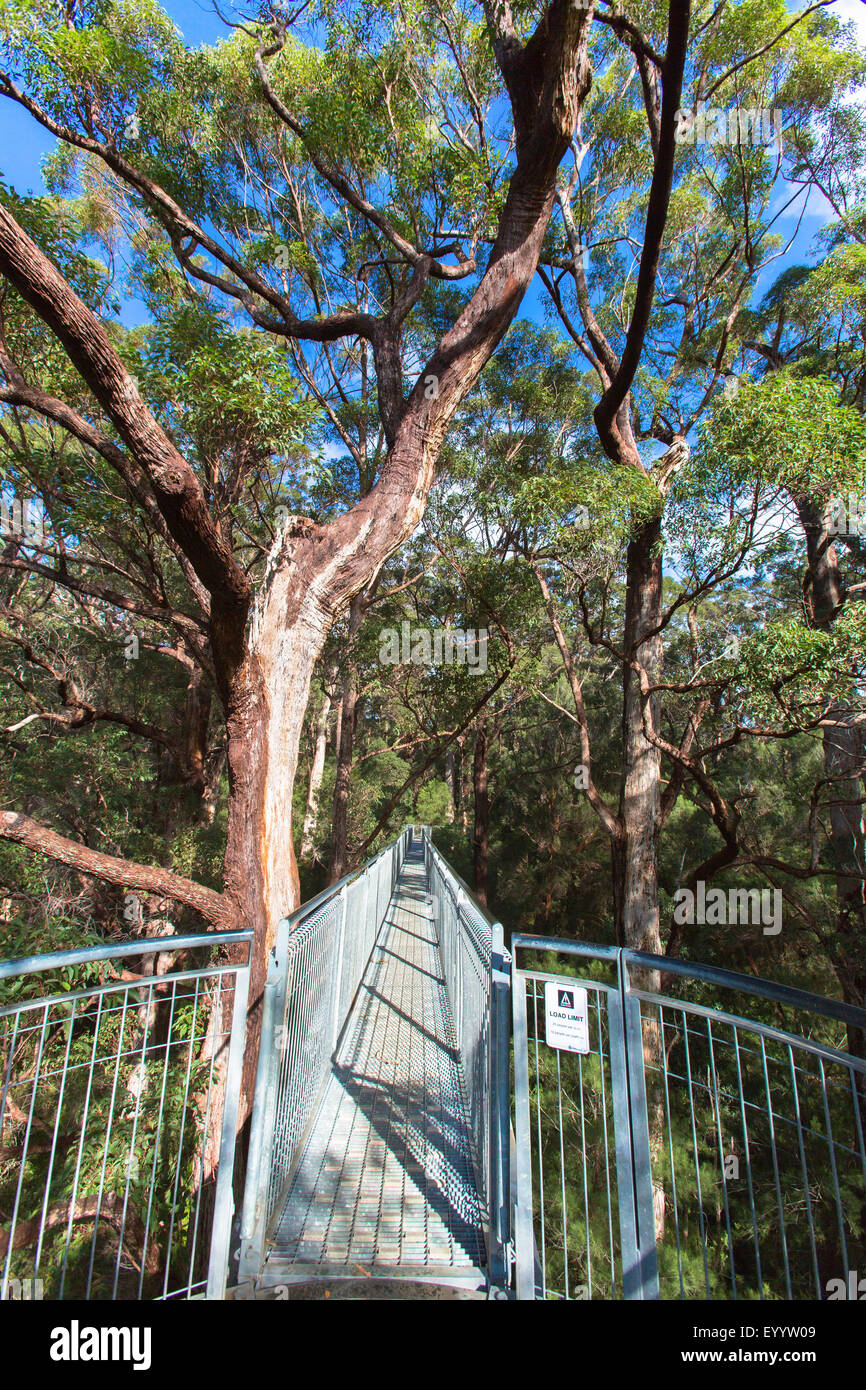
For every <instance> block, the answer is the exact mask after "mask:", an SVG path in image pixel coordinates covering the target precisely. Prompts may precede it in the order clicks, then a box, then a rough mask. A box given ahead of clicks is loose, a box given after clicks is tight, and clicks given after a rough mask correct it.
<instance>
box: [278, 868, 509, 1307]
mask: <svg viewBox="0 0 866 1390" xmlns="http://www.w3.org/2000/svg"><path fill="white" fill-rule="evenodd" d="M286 1262H288V1263H290V1264H291V1265H292V1273H293V1275H294V1274H297V1275H301V1274H303V1273H304V1272H309V1273H312V1272H313V1268H327V1269H328V1270H330V1271H336V1270H338V1269H339V1268H340V1267H344V1268H345V1270H346V1272H347V1273H353V1274H358V1273H361V1274H363V1273H365V1272H366V1271H368V1270H369V1271H371V1272H374V1273H376V1274H379V1275H381V1274H383V1273H385V1272H388V1273H393V1274H395V1275H396V1274H408V1273H410V1272H412V1273H414V1274H424V1273H432V1272H433V1271H434V1270H435V1271H437V1272H439V1273H442V1272H451V1273H453V1275H454V1276H459V1275H460V1274H461V1273H466V1274H467V1275H469V1274H471V1273H472V1272H473V1271H474V1270H478V1268H479V1267H481V1266H483V1264H484V1262H485V1243H484V1233H483V1230H482V1223H481V1209H480V1204H479V1198H478V1190H477V1185H476V1179H475V1172H474V1166H473V1161H472V1150H471V1138H470V1129H469V1125H468V1122H467V1114H466V1103H465V1099H464V1085H463V1076H462V1070H461V1066H460V1061H459V1053H458V1049H457V1046H456V1043H455V1038H454V1032H453V1027H452V1021H451V1013H450V1009H449V1005H448V998H447V994H446V988H445V981H444V977H443V972H442V962H441V958H440V955H439V949H438V946H437V943H436V934H435V929H434V925H433V922H432V920H431V909H430V907H429V905H428V903H427V895H426V882H425V876H424V864H423V859H422V857H421V855H420V854H417V853H415V854H410V855H409V857H408V858H407V860H406V862H405V864H404V866H403V869H402V871H401V874H400V877H399V879H398V881H397V886H396V889H395V891H394V896H393V897H392V899H391V903H390V906H389V909H388V912H387V914H386V916H385V921H384V924H383V926H382V929H381V932H380V934H379V940H378V942H377V944H376V946H375V948H374V950H373V954H372V956H371V959H370V962H369V964H368V966H367V970H366V972H365V975H364V978H363V981H362V983H361V988H360V990H359V992H358V996H357V998H356V1000H355V1005H354V1008H353V1009H352V1012H351V1013H350V1015H349V1018H348V1020H347V1022H346V1026H345V1029H344V1030H343V1035H342V1040H341V1042H340V1043H339V1045H338V1049H337V1052H336V1054H335V1058H334V1061H333V1063H332V1066H331V1074H330V1076H329V1077H328V1080H327V1082H326V1084H325V1088H324V1091H323V1094H322V1097H321V1100H320V1102H319V1107H318V1110H317V1111H316V1113H315V1115H314V1117H313V1120H312V1122H311V1124H310V1127H309V1130H308V1133H307V1137H306V1140H305V1141H304V1143H303V1144H302V1147H301V1151H300V1154H299V1158H298V1161H297V1165H296V1168H295V1171H294V1174H293V1176H292V1178H291V1180H290V1184H289V1188H288V1192H287V1194H286V1198H285V1201H284V1203H283V1206H282V1210H281V1211H280V1212H279V1215H278V1217H277V1219H276V1224H275V1226H274V1230H273V1234H272V1239H271V1243H270V1249H269V1254H268V1259H267V1262H266V1265H265V1270H264V1275H265V1281H267V1279H268V1274H269V1269H268V1266H269V1265H270V1267H271V1268H270V1272H271V1273H272V1274H275V1273H276V1268H275V1266H276V1265H279V1266H280V1267H282V1269H283V1270H285V1267H286Z"/></svg>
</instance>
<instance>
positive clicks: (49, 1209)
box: [0, 931, 252, 1299]
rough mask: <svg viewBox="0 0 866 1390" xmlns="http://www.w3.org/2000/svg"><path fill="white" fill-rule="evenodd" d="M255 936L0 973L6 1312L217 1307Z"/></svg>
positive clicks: (33, 962) (131, 945)
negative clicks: (226, 956) (100, 1306)
mask: <svg viewBox="0 0 866 1390" xmlns="http://www.w3.org/2000/svg"><path fill="white" fill-rule="evenodd" d="M251 936H252V933H251V932H248V931H236V932H222V933H220V934H219V937H218V938H217V937H216V936H215V935H211V934H208V935H203V934H198V935H190V936H175V937H168V938H162V939H160V940H153V939H151V940H144V939H140V940H135V941H129V942H124V943H123V944H120V945H116V946H96V947H92V948H85V949H83V950H78V951H63V952H56V953H53V954H49V955H42V956H35V957H30V958H27V959H22V960H12V961H0V1211H2V1214H3V1219H2V1225H0V1298H6V1297H20V1296H24V1297H32V1298H45V1299H152V1298H191V1297H194V1296H200V1295H202V1294H204V1293H207V1295H208V1296H209V1297H215V1298H219V1297H222V1295H223V1293H224V1291H225V1272H226V1268H227V1262H228V1253H229V1238H230V1217H231V1208H232V1199H231V1184H232V1169H233V1159H234V1136H235V1130H236V1121H237V1107H238V1095H239V1089H240V1074H241V1063H242V1059H243V1038H244V1029H245V1025H246V1011H247V990H248V975H249V966H248V963H247V964H242V965H238V964H224V963H220V962H219V960H217V959H215V957H216V949H215V948H216V947H217V946H218V945H219V946H225V945H227V944H232V945H234V946H235V947H237V944H238V943H248V942H249V941H250V939H251ZM202 952H204V953H205V962H206V963H204V964H200V965H198V966H190V965H187V966H186V968H184V961H185V960H187V961H188V959H189V957H190V955H194V954H198V955H199V958H201V953H202ZM136 962H140V963H139V964H138V965H137V966H136V969H137V973H135V974H131V973H130V971H129V970H128V969H127V967H128V966H129V965H130V964H135V963H136ZM222 1136H225V1137H222Z"/></svg>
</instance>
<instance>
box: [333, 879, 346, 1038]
mask: <svg viewBox="0 0 866 1390" xmlns="http://www.w3.org/2000/svg"><path fill="white" fill-rule="evenodd" d="M340 898H341V900H342V901H341V906H340V935H339V937H338V938H337V972H336V983H335V985H334V1010H333V1015H332V1018H331V1048H332V1049H333V1048H335V1047H336V1046H337V1038H338V1037H339V1036H340V1027H341V1020H340V991H341V990H342V988H343V957H344V955H345V947H346V904H347V902H348V898H349V894H348V892H347V891H346V889H345V888H344V889H343V891H342V892H341V894H340Z"/></svg>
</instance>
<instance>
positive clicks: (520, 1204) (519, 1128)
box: [511, 959, 535, 1301]
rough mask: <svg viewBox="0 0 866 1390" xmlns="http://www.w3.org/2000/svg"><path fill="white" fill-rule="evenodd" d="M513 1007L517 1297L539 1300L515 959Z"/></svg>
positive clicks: (525, 1052)
mask: <svg viewBox="0 0 866 1390" xmlns="http://www.w3.org/2000/svg"><path fill="white" fill-rule="evenodd" d="M511 1007H512V1019H513V1028H514V1127H515V1130H516V1136H515V1159H516V1169H517V1172H516V1174H515V1177H516V1184H515V1186H516V1193H515V1196H516V1200H515V1206H514V1253H515V1263H516V1265H517V1297H518V1299H520V1300H521V1301H529V1300H533V1299H534V1298H535V1240H534V1237H533V1234H532V1144H531V1139H530V1134H529V1042H528V1038H527V1034H526V977H525V976H524V975H521V974H520V973H517V974H515V972H514V968H513V959H512V971H511Z"/></svg>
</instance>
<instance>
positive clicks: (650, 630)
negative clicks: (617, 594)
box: [611, 520, 666, 1241]
mask: <svg viewBox="0 0 866 1390" xmlns="http://www.w3.org/2000/svg"><path fill="white" fill-rule="evenodd" d="M661 611H662V550H661V521H660V520H654V521H651V522H649V523H648V524H647V525H646V526H644V528H643V530H642V531H641V532H640V533H639V534H638V535H637V536H635V537H634V539H633V540H632V541H631V542H630V543H629V547H628V554H627V558H626V600H625V624H624V634H623V636H624V644H623V645H624V650H625V654H626V658H627V663H626V665H625V668H624V672H623V703H622V752H623V766H622V782H621V790H620V802H619V821H620V825H621V827H622V833H621V838H619V839H613V840H612V842H611V849H612V861H611V862H612V867H613V901H614V907H615V911H616V914H617V916H616V929H617V940H618V941H619V943H620V945H621V946H627V947H630V948H631V949H632V950H638V951H647V952H649V953H651V954H652V955H661V953H662V946H661V933H660V930H659V902H658V840H659V830H660V815H661V755H660V752H659V750H658V748H656V747H655V746H654V745H653V744H652V743H651V742H650V741H649V740H648V739H647V737H646V731H645V725H644V717H645V716H644V698H643V696H642V694H641V688H640V678H639V675H638V673H637V672H636V671H635V670H634V669H633V667H632V666H631V665H630V664H629V662H630V661H636V662H637V663H639V664H640V665H641V666H642V667H643V668H644V670H645V671H646V673H647V675H648V677H649V681H650V684H655V683H656V682H657V681H658V679H659V677H660V675H661V668H662V660H663V647H662V639H661V635H660V634H659V633H654V629H655V628H657V627H658V624H659V620H660V618H661ZM649 718H650V720H651V727H652V729H653V731H654V732H658V729H659V704H658V700H657V698H656V697H655V696H651V697H650V701H649ZM632 978H633V981H634V983H635V984H636V985H637V986H638V987H639V988H641V989H645V990H649V991H652V992H658V991H659V990H660V987H661V976H660V972H659V971H658V970H641V971H634V972H632ZM642 1033H643V1056H644V1069H645V1079H646V1098H647V1118H648V1122H649V1141H650V1158H651V1164H652V1172H653V1215H654V1218H655V1233H656V1240H657V1241H662V1240H663V1239H664V1234H665V1191H664V1187H663V1186H662V1183H661V1181H660V1174H661V1165H662V1162H663V1156H664V1149H665V1118H666V1117H665V1103H664V1087H663V1074H664V1073H663V1062H664V1055H663V1049H664V1039H663V1036H662V1030H661V1028H660V1026H659V1022H658V1019H657V1018H654V1017H646V1018H644V1020H643V1029H642Z"/></svg>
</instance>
